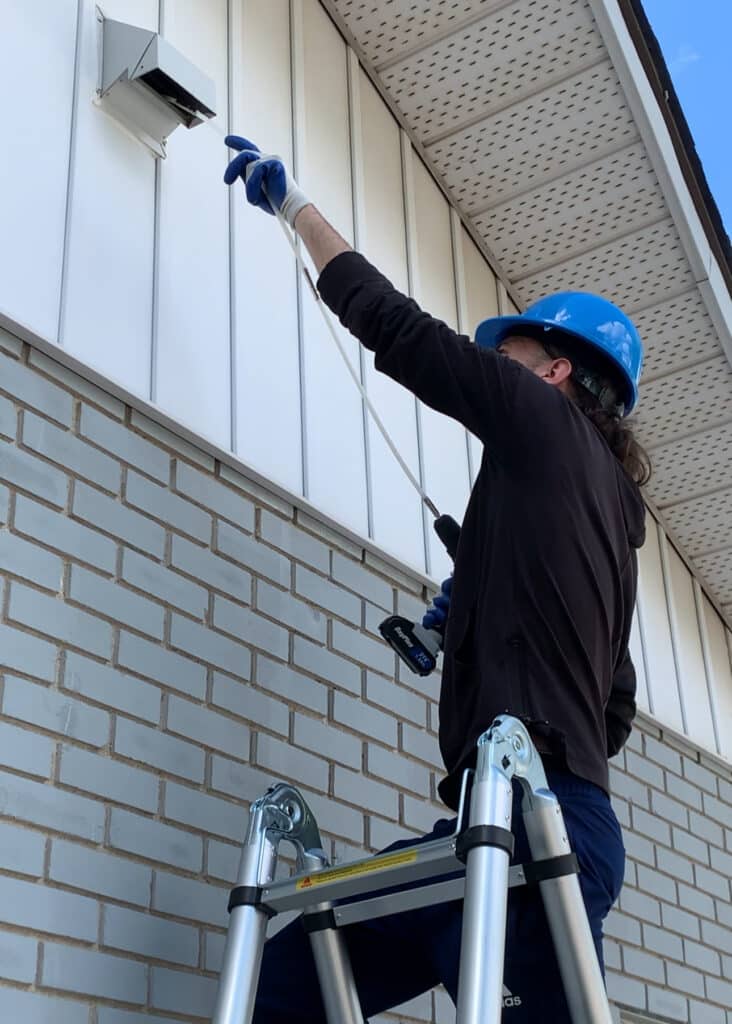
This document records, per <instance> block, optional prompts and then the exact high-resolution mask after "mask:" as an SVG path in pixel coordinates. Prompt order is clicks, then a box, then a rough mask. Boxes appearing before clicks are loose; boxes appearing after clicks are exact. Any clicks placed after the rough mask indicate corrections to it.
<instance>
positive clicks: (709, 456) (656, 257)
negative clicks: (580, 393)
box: [324, 0, 732, 621]
mask: <svg viewBox="0 0 732 1024" xmlns="http://www.w3.org/2000/svg"><path fill="white" fill-rule="evenodd" d="M324 3H325V6H326V7H327V8H328V9H329V10H330V12H331V14H332V15H333V17H334V18H335V20H336V22H337V23H339V24H340V26H341V28H342V29H343V30H344V32H345V34H346V36H347V38H348V39H349V41H350V42H351V43H352V44H353V45H354V46H355V48H356V49H357V51H358V52H359V55H360V57H361V59H362V62H363V63H364V64H365V65H366V67H367V68H368V70H369V71H370V72H371V74H372V76H373V77H374V78H375V80H376V81H377V84H379V86H380V88H381V90H382V93H383V94H384V95H385V96H386V97H387V99H388V101H389V102H390V104H391V106H392V109H393V110H394V111H395V113H396V114H397V116H398V117H399V119H400V120H401V122H402V124H403V125H404V126H405V127H406V129H407V131H408V132H409V134H410V135H411V137H412V138H413V140H414V141H415V143H416V144H417V147H418V149H420V150H421V152H422V153H423V154H424V155H425V157H426V159H427V161H428V163H429V164H430V166H431V167H432V169H433V171H434V173H435V175H436V176H437V178H438V179H439V180H440V181H441V183H442V185H443V187H444V188H445V190H446V191H447V192H448V193H449V194H450V196H451V198H452V200H453V201H454V203H455V205H456V206H457V207H458V209H459V210H460V212H461V214H462V215H463V218H464V219H465V221H466V222H467V223H469V224H470V225H471V226H472V227H473V229H474V230H475V231H476V232H477V233H478V235H479V236H480V237H481V238H482V239H483V241H484V242H485V244H486V247H487V249H488V250H489V251H490V252H492V253H493V254H494V256H495V258H496V260H497V263H498V268H499V270H500V271H501V273H502V276H503V277H504V279H506V280H507V281H508V282H509V283H510V285H511V288H512V291H513V294H514V296H515V297H516V299H517V301H518V302H519V304H520V305H521V306H525V305H527V304H528V303H529V302H531V301H532V300H533V299H535V298H537V297H538V296H540V295H542V294H545V293H547V292H551V291H554V290H558V289H565V288H572V289H575V288H576V289H579V290H587V291H595V292H600V293H602V294H605V295H607V296H608V297H611V298H613V299H614V300H615V301H616V302H618V303H619V304H620V305H622V306H624V307H625V308H626V309H627V311H628V312H629V313H631V314H632V315H633V317H634V319H635V320H636V322H637V324H638V327H639V329H640V331H641V334H642V336H643V338H644V341H645V345H646V364H645V365H646V369H645V374H644V386H643V388H642V398H641V402H640V405H639V410H638V414H637V429H638V435H639V437H640V439H641V441H642V442H643V443H644V444H645V445H646V446H647V447H648V448H649V449H650V451H651V455H652V457H653V459H654V463H655V473H654V477H653V479H652V481H651V484H650V485H649V487H648V495H649V498H650V500H651V502H652V503H653V504H654V505H655V506H656V508H658V509H659V510H660V512H661V515H662V518H663V519H664V521H665V524H666V525H667V526H668V527H669V528H670V532H671V535H672V537H673V538H674V539H675V540H676V542H677V543H678V544H679V546H680V548H681V550H682V553H683V554H684V555H685V557H687V559H688V560H689V561H690V562H691V564H692V565H693V567H694V569H695V571H696V572H697V574H698V575H699V576H700V578H701V579H702V581H703V582H704V583H705V584H706V588H707V589H708V591H709V592H710V594H711V595H712V597H713V598H714V599H715V603H716V604H717V606H718V607H719V608H720V609H723V610H724V611H725V613H727V614H726V617H727V619H728V621H730V614H729V613H732V468H730V467H732V370H731V369H730V365H729V362H728V360H727V358H726V356H725V354H724V350H723V348H722V345H721V343H720V338H719V336H718V334H717V331H716V330H715V327H714V325H713V323H712V320H711V318H710V316H709V313H708V311H707V309H706V307H705V304H704V300H703V296H702V294H701V293H700V290H699V288H698V287H697V285H696V283H695V278H694V275H693V273H692V269H691V266H690V263H689V260H688V258H687V256H686V254H685V251H684V248H683V246H682V243H681V240H680V237H679V232H678V230H677V227H676V225H675V223H674V221H673V218H672V216H671V213H670V211H669V207H668V204H667V202H666V199H665V197H664V194H663V192H662V190H661V187H660V185H659V182H658V179H657V177H656V173H655V171H654V167H653V165H652V163H651V160H650V158H649V153H648V150H647V148H646V145H645V143H644V140H643V139H642V138H641V136H640V132H639V128H638V125H637V124H636V122H635V120H634V118H633V116H632V114H631V111H630V108H629V106H628V102H627V99H626V96H625V94H624V91H623V87H622V85H621V82H620V80H619V77H618V74H617V72H616V70H615V68H614V66H613V64H612V62H611V60H610V57H609V54H608V51H607V49H606V47H605V44H604V41H603V38H602V36H601V34H600V31H599V29H598V27H597V24H596V22H595V20H594V18H593V15H592V12H591V9H590V6H589V3H588V2H586V0H464V2H462V3H450V2H447V0H422V2H420V3H417V2H414V3H410V2H408V0H377V2H374V0H371V2H369V0H363V2H357V0H324Z"/></svg>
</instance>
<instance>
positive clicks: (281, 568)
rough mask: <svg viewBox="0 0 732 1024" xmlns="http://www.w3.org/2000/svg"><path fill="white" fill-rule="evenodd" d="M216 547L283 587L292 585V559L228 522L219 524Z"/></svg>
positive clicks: (223, 553) (222, 552)
mask: <svg viewBox="0 0 732 1024" xmlns="http://www.w3.org/2000/svg"><path fill="white" fill-rule="evenodd" d="M216 549H217V551H219V552H220V553H221V554H222V555H226V556H227V557H228V558H232V559H233V560H234V561H235V562H239V563H240V564H241V565H245V566H246V567H247V568H248V569H252V570H253V571H254V572H255V573H257V575H258V576H266V577H267V578H268V579H271V580H274V582H275V583H279V584H280V586H282V587H289V586H290V560H289V559H288V558H285V557H284V555H280V554H278V552H276V551H272V549H271V548H268V547H266V546H265V545H264V544H261V543H260V542H259V541H258V540H256V538H254V537H252V536H251V535H248V534H246V533H242V531H241V530H237V529H235V527H233V526H230V525H229V524H228V523H224V522H221V523H219V524H218V526H217V530H216Z"/></svg>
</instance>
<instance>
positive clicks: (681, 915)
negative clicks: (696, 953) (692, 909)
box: [661, 903, 699, 939]
mask: <svg viewBox="0 0 732 1024" xmlns="http://www.w3.org/2000/svg"><path fill="white" fill-rule="evenodd" d="M661 914H662V918H663V926H664V928H670V929H671V931H674V932H678V933H679V934H681V935H687V936H688V937H689V938H690V939H698V938H699V922H698V921H697V919H696V918H695V917H693V916H692V915H691V914H687V913H686V911H685V910H679V909H678V908H677V907H669V906H667V905H666V904H665V903H664V904H663V905H662V907H661Z"/></svg>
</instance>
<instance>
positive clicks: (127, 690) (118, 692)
mask: <svg viewBox="0 0 732 1024" xmlns="http://www.w3.org/2000/svg"><path fill="white" fill-rule="evenodd" d="M63 685H64V687H65V688H66V689H67V690H71V691H72V692H73V693H81V694H83V695H84V696H85V697H89V698H90V699H91V700H95V701H97V702H98V703H100V704H105V705H108V706H109V707H113V708H117V709H118V710H119V711H124V712H126V713H127V714H129V715H134V716H135V717H136V718H144V719H146V720H147V721H148V722H158V721H159V720H160V698H161V693H160V690H159V689H158V688H157V687H156V686H151V685H150V684H149V683H143V682H142V681H141V680H139V679H135V678H134V677H133V676H128V675H127V674H126V673H124V672H119V671H117V670H116V669H113V668H110V667H109V666H108V665H101V664H100V663H99V662H98V661H91V659H89V658H84V657H82V656H81V655H80V654H75V653H73V652H70V653H68V654H67V655H66V669H65V672H64V683H63Z"/></svg>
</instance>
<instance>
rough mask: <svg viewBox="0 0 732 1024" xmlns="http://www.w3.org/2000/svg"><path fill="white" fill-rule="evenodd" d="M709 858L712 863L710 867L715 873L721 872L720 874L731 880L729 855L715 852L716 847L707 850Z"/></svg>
mask: <svg viewBox="0 0 732 1024" xmlns="http://www.w3.org/2000/svg"><path fill="white" fill-rule="evenodd" d="M709 856H710V858H711V861H712V867H713V868H714V869H715V870H716V871H721V872H722V874H725V875H727V876H728V877H729V878H732V856H730V854H729V853H722V851H721V850H717V849H716V847H714V846H712V847H710V849H709Z"/></svg>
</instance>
